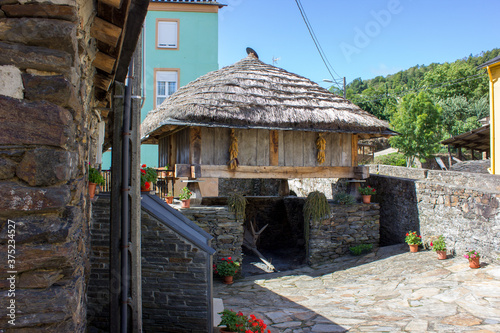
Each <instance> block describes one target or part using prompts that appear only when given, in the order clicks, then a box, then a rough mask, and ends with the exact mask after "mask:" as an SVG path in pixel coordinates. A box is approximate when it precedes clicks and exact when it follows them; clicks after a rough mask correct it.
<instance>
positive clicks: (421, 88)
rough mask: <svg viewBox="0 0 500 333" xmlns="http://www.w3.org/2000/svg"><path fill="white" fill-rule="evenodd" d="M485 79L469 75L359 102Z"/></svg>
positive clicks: (375, 100) (363, 101)
mask: <svg viewBox="0 0 500 333" xmlns="http://www.w3.org/2000/svg"><path fill="white" fill-rule="evenodd" d="M484 77H487V75H485V74H475V75H469V76H466V77H464V78H460V79H456V80H452V81H446V82H443V83H440V84H434V85H430V86H423V87H420V88H413V89H408V90H405V91H401V92H399V93H397V94H381V95H377V96H371V97H372V98H373V97H375V99H370V100H361V101H359V103H370V102H378V101H382V100H384V99H388V98H397V97H401V96H404V95H406V94H409V93H411V92H413V91H421V90H429V89H437V88H441V87H448V86H452V85H455V84H458V83H462V82H468V81H474V80H479V79H482V78H484Z"/></svg>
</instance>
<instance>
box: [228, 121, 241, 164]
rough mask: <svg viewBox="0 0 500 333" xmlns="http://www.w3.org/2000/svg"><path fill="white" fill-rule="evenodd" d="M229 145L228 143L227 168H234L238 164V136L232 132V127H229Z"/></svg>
mask: <svg viewBox="0 0 500 333" xmlns="http://www.w3.org/2000/svg"><path fill="white" fill-rule="evenodd" d="M230 142H231V143H230V145H229V162H228V163H227V164H228V165H229V169H231V170H234V169H236V168H237V167H238V165H239V164H240V163H239V162H238V138H237V137H236V135H235V133H234V128H231V136H230Z"/></svg>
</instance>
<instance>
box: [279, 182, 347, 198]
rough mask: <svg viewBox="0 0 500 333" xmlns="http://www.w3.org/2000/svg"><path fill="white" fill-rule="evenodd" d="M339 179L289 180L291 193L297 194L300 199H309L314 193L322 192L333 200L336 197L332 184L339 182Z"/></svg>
mask: <svg viewBox="0 0 500 333" xmlns="http://www.w3.org/2000/svg"><path fill="white" fill-rule="evenodd" d="M337 180H338V179H337V178H303V179H289V180H288V187H289V188H290V191H293V192H295V194H297V196H298V197H304V198H305V197H307V195H308V194H309V193H311V192H313V191H320V192H322V193H324V194H325V196H326V198H327V199H333V196H334V195H335V193H334V191H333V190H332V184H334V183H336V182H337Z"/></svg>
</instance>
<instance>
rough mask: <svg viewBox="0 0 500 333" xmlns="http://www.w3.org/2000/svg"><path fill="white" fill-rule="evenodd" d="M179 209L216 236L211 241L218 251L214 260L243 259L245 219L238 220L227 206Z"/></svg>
mask: <svg viewBox="0 0 500 333" xmlns="http://www.w3.org/2000/svg"><path fill="white" fill-rule="evenodd" d="M174 207H176V206H174ZM177 208H178V207H177ZM179 211H180V212H181V213H182V214H183V215H184V216H186V217H187V218H188V219H190V220H191V221H193V222H195V223H196V224H197V225H198V226H199V227H200V228H202V229H203V230H205V231H206V232H207V233H209V234H210V235H211V236H213V237H214V239H213V240H212V243H211V246H212V248H213V249H214V250H216V251H217V252H216V253H215V254H214V255H213V261H214V262H217V261H218V260H220V259H222V258H227V257H232V259H233V260H234V261H239V262H241V261H242V257H241V246H242V245H243V221H240V220H237V219H236V217H235V216H234V213H231V212H229V210H228V208H227V206H198V207H191V208H184V209H180V208H179Z"/></svg>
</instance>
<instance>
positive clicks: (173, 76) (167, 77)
mask: <svg viewBox="0 0 500 333" xmlns="http://www.w3.org/2000/svg"><path fill="white" fill-rule="evenodd" d="M178 75H179V72H178V71H177V70H169V71H166V70H165V71H163V70H161V71H160V70H158V71H155V87H156V106H159V105H160V104H161V103H163V101H164V100H165V99H167V97H168V96H170V95H172V94H173V93H174V92H175V91H176V90H177V82H178Z"/></svg>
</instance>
